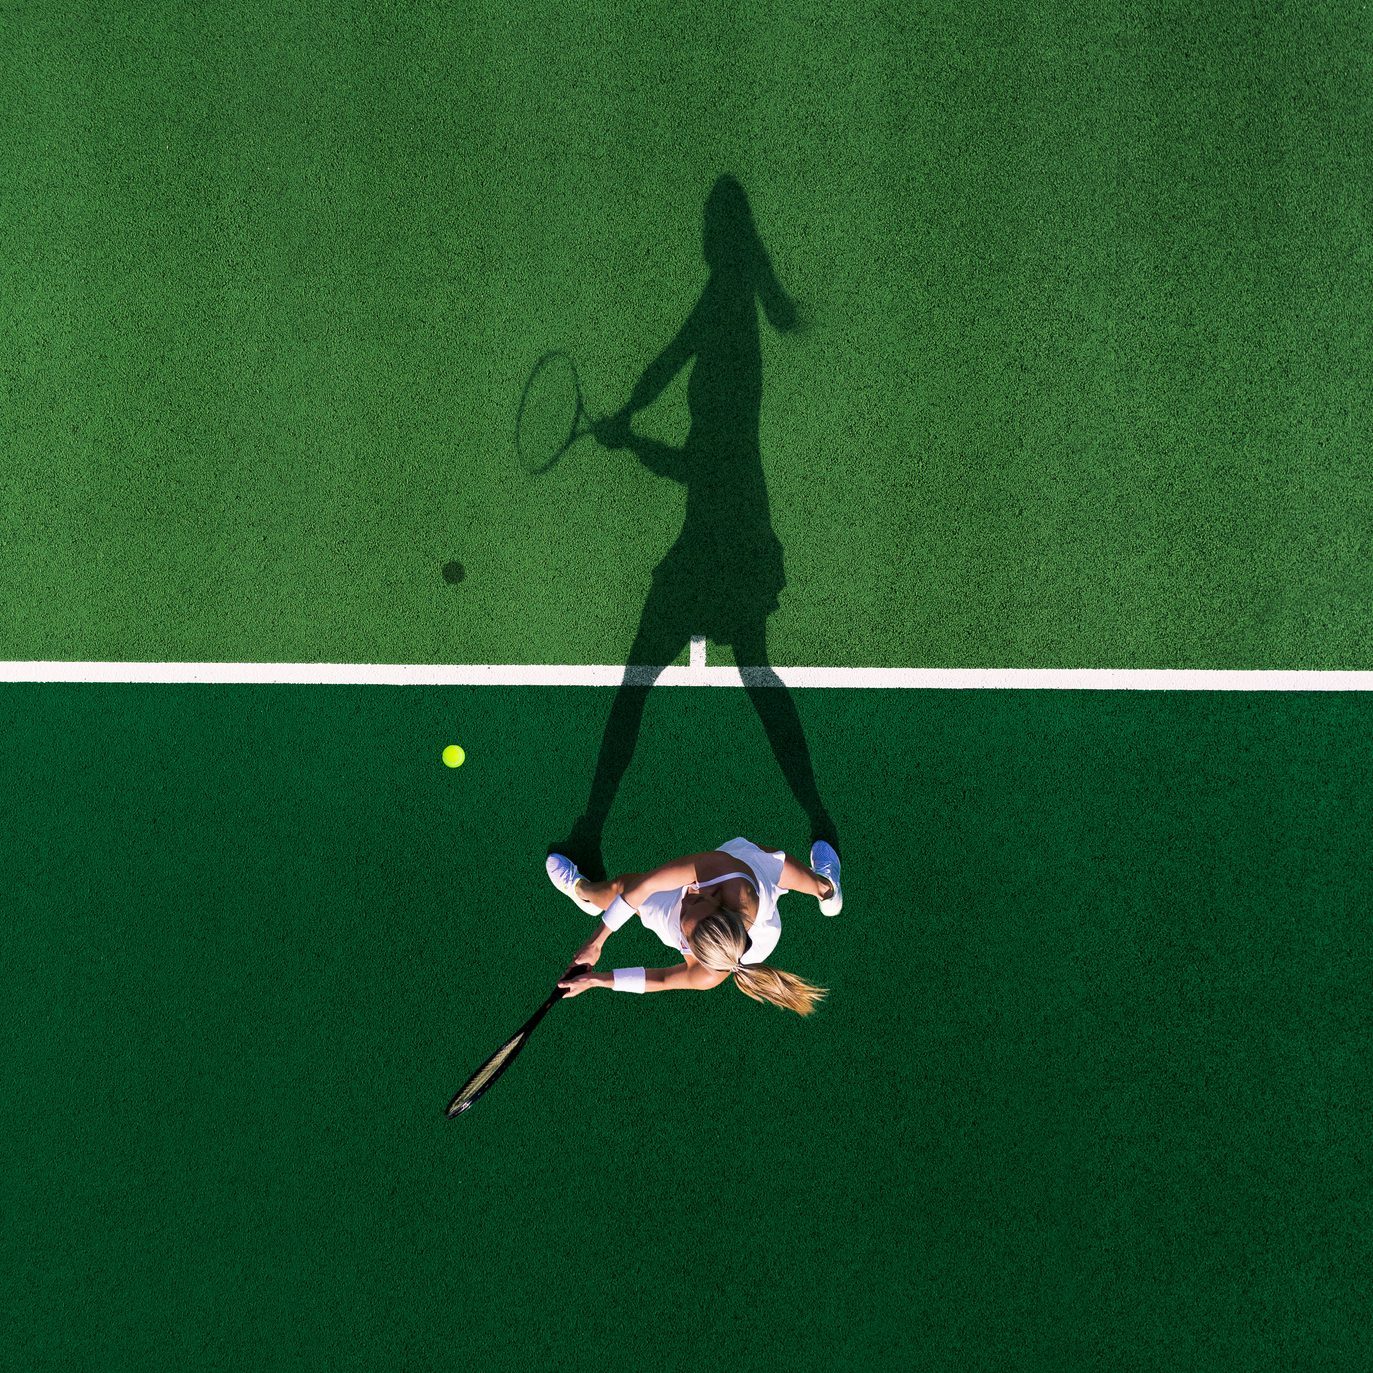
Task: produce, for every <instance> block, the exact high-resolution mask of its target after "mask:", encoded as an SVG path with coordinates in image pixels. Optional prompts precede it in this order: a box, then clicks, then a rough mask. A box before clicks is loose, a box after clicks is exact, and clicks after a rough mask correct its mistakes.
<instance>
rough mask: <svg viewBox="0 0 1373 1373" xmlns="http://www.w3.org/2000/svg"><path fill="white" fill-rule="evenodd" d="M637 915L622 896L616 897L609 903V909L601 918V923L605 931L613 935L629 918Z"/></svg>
mask: <svg viewBox="0 0 1373 1373" xmlns="http://www.w3.org/2000/svg"><path fill="white" fill-rule="evenodd" d="M637 914H638V911H636V910H635V909H634V907H633V906H631V905H630V904H629V902H628V901H626V900H625V899H624V897H623V896H617V897H616V898H615V899H614V900H613V901H612V902H611V903H610V909H609V910H608V911H606V913H605V914H604V915H603V916H602V917H601V923H602V924H603V925H604V926H605V927H606V929H608V930H609V931H610V932H611V933H612V934H614V932H615V931H616V930H618V929H619V928H620V926H621V925H623V924H624V923H625V921H626V920H628V919H629V918H630V916H633V915H637Z"/></svg>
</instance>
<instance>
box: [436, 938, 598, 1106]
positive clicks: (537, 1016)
mask: <svg viewBox="0 0 1373 1373" xmlns="http://www.w3.org/2000/svg"><path fill="white" fill-rule="evenodd" d="M589 967H590V965H589V964H587V963H574V964H573V965H572V966H571V967H570V968H569V969H568V970H567V971H566V972H565V973H564V974H563V976H562V977H560V978H559V979H558V981H559V982H561V981H563V979H564V978H568V977H571V976H573V975H574V974H575V973H578V972H585V971H587V969H588V968H589ZM566 995H567V990H566V989H565V988H563V987H554V988H553V990H552V992H551V993H549V997H548V1000H547V1001H545V1002H544V1003H543V1005H542V1006H540V1007H539V1009H538V1010H537V1011H535V1012H534V1014H533V1015H531V1016H530V1017H529V1019H528V1020H526V1021H525V1022H524V1024H523V1025H521V1026H520V1028H519V1029H518V1030H516V1031H515V1033H514V1034H513V1035H509V1036H507V1037H506V1039H505V1040H504V1041H503V1042H502V1043H501V1047H500V1049H497V1050H496V1053H493V1054H488V1055H487V1056H486V1057H485V1058H484V1059H482V1061H481V1063H480V1065H479V1066H478V1067H477V1069H476V1071H475V1072H473V1073H471V1074H470V1075H469V1076H468V1079H467V1081H466V1082H464V1083H463V1084H462V1086H461V1087H460V1088H458V1090H457V1092H456V1093H455V1094H454V1096H453V1099H452V1101H450V1102H449V1103H448V1106H447V1107H446V1108H445V1110H444V1115H445V1116H447V1117H448V1119H449V1120H454V1119H456V1118H457V1117H458V1116H460V1115H462V1113H463V1112H464V1111H470V1110H471V1109H472V1107H474V1106H475V1105H476V1104H477V1102H479V1101H480V1100H481V1099H482V1097H484V1096H485V1095H486V1094H487V1092H489V1091H490V1090H491V1089H492V1087H494V1086H495V1085H496V1083H498V1082H499V1081H500V1080H501V1076H502V1074H504V1072H505V1071H506V1069H507V1068H509V1067H510V1065H511V1064H512V1063H514V1061H515V1060H516V1059H517V1058H518V1057H519V1056H520V1054H521V1053H523V1052H524V1046H525V1045H526V1044H528V1043H529V1038H530V1036H531V1035H532V1034H533V1033H534V1030H535V1028H536V1027H537V1026H538V1023H539V1021H541V1020H542V1019H543V1018H544V1016H546V1015H547V1014H548V1013H549V1011H551V1010H552V1009H553V1007H554V1006H555V1005H556V1004H557V1003H558V1002H559V1001H561V1000H562V999H563V997H565V996H566ZM511 1040H519V1043H518V1044H516V1046H515V1048H514V1049H513V1050H512V1051H511V1053H510V1056H509V1057H508V1058H507V1059H506V1060H505V1062H504V1063H502V1064H501V1066H500V1067H499V1068H497V1069H496V1071H495V1072H494V1073H492V1074H491V1079H490V1081H488V1082H486V1083H483V1085H482V1088H481V1090H480V1091H479V1092H477V1093H476V1095H475V1096H473V1097H472V1099H471V1100H470V1101H466V1102H463V1104H462V1105H459V1104H458V1103H459V1102H461V1101H462V1099H463V1096H464V1094H465V1093H466V1092H467V1089H468V1088H469V1087H470V1086H471V1085H472V1082H473V1080H474V1079H475V1078H479V1077H480V1076H481V1075H482V1073H483V1071H484V1070H485V1069H486V1066H487V1064H488V1063H490V1062H491V1060H492V1059H493V1058H495V1057H496V1054H498V1053H500V1052H501V1049H504V1048H505V1047H506V1045H507V1044H509V1043H510V1042H511Z"/></svg>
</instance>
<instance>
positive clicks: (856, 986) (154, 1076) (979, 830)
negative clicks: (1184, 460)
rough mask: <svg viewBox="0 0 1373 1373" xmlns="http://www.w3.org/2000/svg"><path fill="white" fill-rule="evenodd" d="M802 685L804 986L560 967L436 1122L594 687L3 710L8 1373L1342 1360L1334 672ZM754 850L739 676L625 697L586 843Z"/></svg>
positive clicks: (792, 924)
mask: <svg viewBox="0 0 1373 1373" xmlns="http://www.w3.org/2000/svg"><path fill="white" fill-rule="evenodd" d="M797 695H798V700H799V703H800V708H801V712H802V716H803V720H804V723H805V728H806V731H807V735H808V737H809V738H810V740H811V743H812V749H813V754H814V760H815V766H816V769H817V772H818V774H819V776H820V778H821V785H822V787H823V788H824V790H825V792H826V795H827V798H828V799H829V800H830V802H831V805H832V807H833V809H834V810H835V812H836V814H837V815H840V816H842V817H845V819H844V820H843V821H842V822H841V833H842V842H843V846H844V853H845V859H846V869H845V875H846V889H847V891H846V907H845V910H844V912H843V913H842V914H841V915H840V916H839V917H838V918H837V919H835V920H826V919H824V918H823V917H821V916H820V915H819V913H818V910H817V907H816V906H815V904H814V903H813V902H812V901H811V900H810V899H808V898H803V897H800V896H796V895H792V896H788V897H786V898H785V899H784V901H783V907H782V912H783V926H784V929H783V935H782V941H781V944H780V945H779V948H778V951H777V953H776V954H775V955H774V956H773V958H772V960H771V961H772V962H773V963H774V964H775V965H777V966H779V967H784V968H788V969H791V970H793V971H796V972H798V973H800V974H801V975H803V976H805V977H807V978H809V979H810V980H811V981H813V982H816V983H819V984H821V985H823V986H826V987H828V988H829V989H830V994H829V997H828V1000H827V1001H826V1002H825V1004H824V1005H823V1007H822V1008H821V1010H820V1011H819V1012H817V1013H816V1014H815V1015H814V1016H813V1017H811V1018H809V1019H802V1018H800V1017H797V1016H794V1015H790V1014H788V1013H786V1012H782V1011H779V1010H776V1009H773V1008H771V1007H766V1006H761V1005H758V1004H757V1003H755V1002H752V1001H750V1000H748V999H746V998H745V997H744V996H743V995H741V994H740V993H739V992H737V991H736V990H735V989H734V988H733V987H731V986H728V985H726V986H724V987H721V988H719V989H717V990H715V991H713V992H710V993H707V994H685V995H655V996H648V997H642V998H638V997H625V996H617V995H613V994H609V993H605V992H600V991H593V992H590V993H587V994H585V995H583V996H581V997H579V998H577V999H576V1000H574V1001H570V1002H564V1003H563V1004H561V1005H559V1006H556V1007H555V1008H554V1010H553V1012H552V1013H551V1014H550V1015H549V1017H548V1018H547V1020H545V1022H544V1024H543V1026H542V1027H541V1028H540V1030H539V1031H538V1033H537V1034H536V1036H535V1038H534V1040H533V1041H532V1042H531V1044H530V1046H529V1048H528V1049H527V1050H526V1052H525V1054H524V1055H523V1057H522V1058H521V1060H520V1061H519V1062H518V1063H517V1064H516V1065H515V1067H514V1068H513V1069H512V1070H511V1072H510V1073H508V1074H507V1075H506V1076H505V1077H504V1078H503V1079H502V1081H501V1082H500V1083H498V1084H497V1085H496V1087H495V1088H494V1089H493V1090H492V1091H491V1093H490V1094H489V1095H488V1096H487V1097H485V1098H484V1099H483V1100H482V1101H480V1102H479V1103H478V1104H477V1106H476V1107H475V1108H474V1109H473V1110H472V1111H470V1112H469V1113H468V1114H467V1115H465V1116H463V1117H461V1118H460V1119H458V1120H456V1121H448V1120H445V1119H444V1118H443V1116H442V1110H443V1107H444V1106H445V1105H446V1103H447V1101H448V1098H449V1096H450V1095H451V1094H452V1092H453V1091H455V1090H456V1088H457V1086H458V1085H460V1083H461V1081H462V1080H463V1079H464V1078H465V1077H466V1076H467V1074H468V1073H469V1072H470V1071H471V1069H472V1068H474V1067H475V1066H476V1064H477V1062H479V1061H480V1059H481V1058H483V1057H484V1056H485V1055H486V1054H487V1053H488V1052H490V1051H491V1050H492V1049H494V1048H495V1047H496V1045H497V1043H499V1041H500V1039H501V1038H502V1037H504V1036H505V1035H506V1034H507V1033H509V1032H510V1031H512V1030H513V1029H514V1028H515V1027H516V1026H517V1025H518V1024H519V1023H520V1022H521V1021H522V1020H523V1019H524V1017H525V1016H526V1015H527V1014H528V1013H529V1012H530V1011H532V1010H533V1009H534V1007H535V1006H536V1005H537V1004H538V1002H539V1001H540V1000H541V999H542V998H543V996H544V995H545V992H546V990H547V989H548V988H549V986H550V985H551V982H552V980H553V978H554V977H556V975H557V973H558V971H559V970H560V969H561V967H563V966H565V963H566V960H567V959H568V958H569V957H570V955H571V953H572V952H573V950H574V949H575V948H576V947H577V945H578V944H579V943H580V941H581V939H582V938H583V937H584V936H585V934H586V933H587V931H588V929H589V926H590V921H589V920H588V919H587V917H585V916H583V915H581V914H580V913H579V912H578V911H577V910H576V909H575V908H574V907H573V906H572V905H571V904H570V903H569V902H568V901H566V900H565V899H564V898H563V897H561V896H560V895H558V894H557V893H556V892H555V891H554V890H553V888H552V887H551V886H550V885H549V884H548V882H547V880H546V878H545V876H544V874H543V871H542V866H541V864H542V855H543V845H544V843H545V842H546V841H547V840H548V839H549V838H550V837H551V836H553V835H554V834H555V833H556V832H557V831H558V830H559V828H560V827H562V826H564V825H565V824H566V823H567V818H568V816H569V815H570V814H573V813H575V808H576V806H577V805H578V804H579V803H580V800H581V792H582V790H583V789H584V786H585V777H584V775H583V772H584V768H585V767H586V766H587V764H586V763H585V762H584V758H585V755H586V753H587V749H586V742H585V741H586V740H587V739H593V740H594V739H595V737H596V736H597V734H598V733H599V731H600V729H601V727H602V724H603V723H604V720H605V714H606V709H607V706H608V701H609V697H608V693H605V692H597V691H592V690H560V689H542V690H541V689H527V690H518V691H507V692H496V691H484V690H477V689H455V690H444V691H440V690H422V689H403V690H389V689H384V688H326V689H308V688H264V687H80V686H52V685H49V686H13V687H10V688H8V689H7V690H6V691H5V692H3V693H0V725H3V730H4V735H5V738H6V740H7V744H8V747H7V751H6V754H5V758H6V763H5V775H4V777H3V782H4V786H3V789H2V790H0V798H3V799H0V807H3V823H4V826H5V829H6V831H7V832H9V833H14V832H15V831H16V829H20V830H21V831H22V832H23V833H24V834H25V835H26V843H25V844H24V845H21V847H20V849H19V851H17V852H16V851H15V850H13V849H10V850H9V852H8V853H7V858H8V860H9V861H8V864H7V875H6V888H7V891H8V893H9V896H8V901H7V918H6V923H7V931H8V932H7V936H6V938H5V940H4V941H2V942H0V959H2V960H3V964H2V965H0V976H2V977H3V982H4V985H5V988H6V998H5V999H6V1010H5V1013H4V1016H3V1018H0V1028H2V1029H3V1034H4V1036H5V1057H6V1060H7V1065H8V1068H9V1075H8V1076H9V1087H8V1089H7V1091H6V1093H5V1095H4V1103H3V1111H4V1117H5V1126H4V1133H5V1136H6V1141H7V1142H6V1146H5V1154H6V1161H5V1169H4V1175H3V1187H4V1194H3V1198H0V1210H3V1213H4V1217H5V1234H6V1245H7V1247H8V1248H9V1249H10V1252H11V1253H12V1254H13V1253H15V1252H16V1251H17V1252H18V1253H20V1254H22V1255H23V1256H24V1261H23V1262H22V1263H16V1264H10V1263H7V1264H6V1265H5V1266H4V1267H3V1269H0V1282H2V1283H3V1287H0V1307H3V1309H4V1310H5V1311H6V1312H7V1315H8V1334H7V1337H6V1338H7V1349H6V1362H7V1364H8V1366H10V1367H16V1368H18V1367H23V1368H61V1367H71V1368H92V1367H100V1368H106V1369H112V1370H113V1369H148V1368H208V1367H234V1368H248V1367H251V1368H264V1369H267V1368H290V1367H320V1368H324V1367H328V1368H359V1369H363V1368H402V1367H403V1368H411V1369H421V1368H434V1369H448V1368H454V1367H460V1368H496V1369H504V1368H511V1369H514V1368H539V1367H558V1368H567V1369H626V1370H634V1369H642V1368H645V1367H654V1366H662V1367H667V1368H692V1369H715V1368H719V1369H730V1368H747V1369H755V1368H756V1369H764V1368H791V1369H797V1370H807V1369H815V1370H821V1369H830V1368H844V1369H860V1368H861V1369H868V1368H883V1369H896V1368H929V1369H951V1370H953V1369H960V1370H961V1369H968V1368H979V1369H980V1368H997V1369H1008V1370H1010V1369H1016V1370H1020V1369H1031V1368H1043V1369H1064V1368H1073V1369H1082V1368H1103V1369H1106V1368H1109V1369H1145V1368H1149V1369H1155V1368H1157V1369H1197V1370H1203V1369H1205V1370H1213V1369H1221V1368H1223V1369H1237V1370H1239V1369H1242V1370H1259V1369H1273V1370H1288V1369H1293V1368H1358V1367H1364V1366H1366V1365H1367V1361H1368V1359H1369V1356H1370V1354H1373V1348H1371V1347H1370V1343H1369V1339H1368V1326H1367V1324H1366V1321H1365V1320H1364V1316H1365V1315H1366V1312H1365V1309H1364V1304H1365V1292H1364V1283H1363V1279H1362V1274H1364V1273H1366V1272H1367V1271H1368V1264H1369V1259H1370V1254H1369V1234H1370V1229H1369V1220H1370V1216H1369V1203H1368V1191H1367V1185H1366V1183H1367V1171H1366V1167H1365V1162H1366V1160H1365V1144H1366V1140H1367V1135H1368V1123H1369V1122H1368V1108H1367V1101H1366V1093H1365V1091H1364V1071H1363V1061H1364V1050H1365V1047H1366V1043H1367V1035H1368V1029H1369V1017H1368V1000H1367V973H1368V967H1369V954H1370V936H1369V930H1368V921H1367V912H1368V908H1369V901H1370V898H1371V897H1373V878H1370V875H1369V868H1368V863H1367V842H1366V841H1367V832H1366V825H1365V823H1364V818H1365V817H1366V816H1367V814H1368V812H1369V808H1370V805H1373V745H1370V742H1369V741H1370V737H1373V733H1371V731H1370V726H1371V725H1373V718H1371V717H1370V711H1373V702H1370V698H1368V697H1366V696H1344V695H1324V696H1319V697H1311V696H1285V697H1275V696H1266V697H1258V696H1245V695H1237V694H1226V695H1209V694H1193V693H1186V694H1142V693H1104V694H1096V693H1062V692H1047V693H1035V692H1015V693H1009V692H1008V693H1001V692H966V693H959V692H933V693H902V692H892V693H888V692H843V691H830V692H819V691H812V692H800V693H797ZM453 739H456V740H460V741H462V742H463V743H464V744H465V746H466V748H467V752H468V761H467V763H466V765H465V766H464V767H463V768H462V769H461V770H460V771H450V770H448V769H446V768H444V767H443V766H442V765H441V764H440V762H439V756H438V755H439V749H440V748H441V747H442V746H443V744H444V743H446V742H448V741H450V740H453ZM702 757H706V758H710V759H713V760H716V761H715V762H714V764H713V772H712V784H711V785H708V786H695V785H693V786H686V785H677V784H674V783H673V782H672V781H671V780H667V781H665V780H664V779H672V778H675V777H680V776H682V775H683V774H685V773H687V772H689V771H690V769H691V767H692V766H693V763H694V762H696V761H698V760H700V759H701V758H702ZM722 758H727V759H728V761H727V762H721V761H719V760H720V759H722ZM554 764H556V766H555V765H554ZM739 832H746V833H748V834H751V835H753V836H755V837H756V838H757V839H758V840H760V841H762V842H764V843H767V844H776V845H783V846H786V847H787V848H789V849H792V850H794V851H804V845H805V842H806V837H805V830H804V817H803V816H802V815H801V813H800V811H799V810H798V809H797V807H796V804H795V801H794V799H793V798H792V796H791V795H790V793H789V792H788V790H787V789H786V787H785V785H784V784H783V783H782V782H781V780H780V777H779V775H778V773H777V770H776V768H775V766H774V765H773V763H772V759H771V756H770V754H769V753H768V750H767V746H766V744H765V743H764V741H763V738H762V733H761V731H760V730H759V729H758V728H757V721H756V720H755V719H753V717H752V712H751V711H750V709H749V706H748V703H747V699H746V697H745V695H744V693H742V692H737V691H734V692H731V691H690V690H660V691H658V692H657V693H655V695H654V696H653V698H652V699H651V701H650V705H649V710H648V715H647V719H646V721H645V727H644V734H643V738H642V741H641V744H640V749H639V753H638V754H637V755H636V758H635V761H634V764H633V766H632V768H631V770H630V772H629V773H628V775H627V777H626V779H625V782H624V784H623V787H622V788H621V792H620V796H619V798H618V801H617V806H616V809H615V811H614V813H613V815H612V821H611V824H610V825H609V826H608V827H607V831H606V840H605V842H606V853H607V858H608V860H609V862H610V863H611V865H612V867H616V868H621V869H623V868H624V867H626V866H634V867H642V866H645V865H649V864H652V863H654V862H656V861H657V860H658V859H659V858H661V857H663V856H665V855H667V854H669V853H677V852H679V851H690V850H693V849H695V848H698V847H701V846H702V845H709V844H711V843H715V842H723V841H724V840H725V839H727V838H729V837H731V836H732V835H733V834H735V833H739ZM30 845H31V846H32V847H30ZM666 961H669V956H667V950H665V949H663V948H661V946H659V945H658V944H657V942H656V941H655V940H654V939H653V937H652V936H651V935H649V934H647V933H646V932H645V931H643V930H642V929H640V928H638V926H637V923H634V924H631V926H629V927H626V929H625V930H623V931H621V932H620V933H619V934H617V935H616V936H614V937H613V939H612V941H611V943H610V945H609V947H608V948H607V950H606V966H616V965H623V964H626V963H636V962H643V963H647V964H649V965H650V966H652V965H654V964H655V963H656V962H666Z"/></svg>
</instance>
